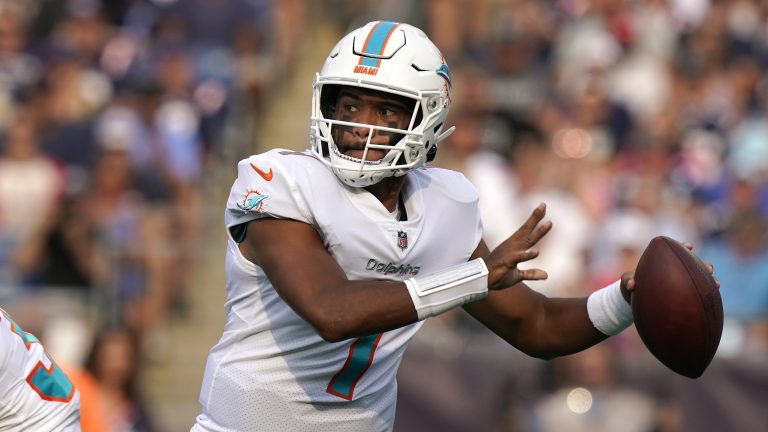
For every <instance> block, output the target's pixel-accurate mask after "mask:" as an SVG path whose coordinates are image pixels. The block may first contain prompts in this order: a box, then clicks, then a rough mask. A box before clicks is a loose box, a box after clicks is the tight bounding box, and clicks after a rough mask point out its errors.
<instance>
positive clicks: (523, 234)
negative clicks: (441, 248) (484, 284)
mask: <svg viewBox="0 0 768 432" xmlns="http://www.w3.org/2000/svg"><path fill="white" fill-rule="evenodd" d="M546 213H547V206H546V204H544V203H541V204H539V205H538V207H536V208H535V209H534V210H533V212H532V213H531V215H530V216H529V217H528V220H526V221H525V223H523V225H522V226H521V227H520V228H518V229H517V231H515V232H514V234H512V235H511V236H509V237H508V238H507V239H506V240H504V241H503V242H502V243H501V244H500V245H499V246H498V247H496V249H494V250H493V251H492V252H491V253H490V254H489V255H488V256H487V257H486V258H485V265H486V266H487V267H488V289H490V290H499V289H503V288H507V287H510V286H512V285H515V284H517V283H519V282H522V281H526V280H542V279H546V278H547V276H548V275H547V272H545V271H544V270H542V269H537V268H532V269H525V270H523V269H520V268H518V267H517V266H518V264H520V263H522V262H525V261H529V260H532V259H534V258H536V257H537V256H539V251H538V249H534V246H535V245H536V243H538V242H539V240H541V239H542V238H543V237H544V236H545V235H546V234H547V233H548V232H549V230H550V229H552V222H551V221H546V222H544V223H541V221H542V219H544V216H545V215H546Z"/></svg>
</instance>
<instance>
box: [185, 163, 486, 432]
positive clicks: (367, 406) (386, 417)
mask: <svg viewBox="0 0 768 432" xmlns="http://www.w3.org/2000/svg"><path fill="white" fill-rule="evenodd" d="M402 193H403V198H404V203H405V210H406V212H407V220H405V221H399V220H397V219H396V218H395V217H394V216H393V215H392V214H391V213H390V212H389V211H387V209H386V208H385V207H384V206H383V204H382V203H381V202H380V201H378V200H377V199H376V198H375V197H374V196H373V195H371V194H370V193H369V192H367V191H366V190H364V189H356V188H350V187H347V186H345V185H343V184H342V183H341V182H340V181H339V180H338V179H337V178H336V177H335V176H334V174H333V173H332V172H331V171H330V170H329V169H328V168H327V167H326V166H325V165H323V164H322V163H320V162H319V161H318V160H316V159H315V158H314V157H313V156H311V155H309V153H296V152H291V151H285V150H272V151H270V152H267V153H264V154H261V155H256V156H252V157H250V158H248V159H245V160H243V161H241V162H240V163H239V166H238V178H237V180H236V181H235V183H234V185H233V186H232V191H231V194H230V197H229V201H228V203H227V209H226V214H225V221H226V225H227V227H228V228H229V227H233V226H236V225H239V224H242V223H244V222H248V221H250V220H254V219H257V218H262V217H272V218H283V219H294V220H297V221H301V222H304V223H307V224H310V225H312V226H313V227H314V228H315V229H316V230H317V232H318V233H319V234H320V236H321V238H322V240H323V242H324V243H325V247H326V248H327V249H328V251H329V253H330V254H331V255H332V256H333V257H334V259H335V260H336V262H338V263H339V265H340V266H341V268H343V269H344V271H345V272H346V275H347V277H348V278H349V279H353V280H363V279H389V280H404V279H407V278H409V277H413V276H417V275H427V274H430V273H434V272H436V271H439V270H441V269H443V268H446V267H448V266H452V265H455V264H458V263H461V262H465V261H467V260H468V259H469V257H470V256H471V255H472V253H473V252H474V250H475V249H476V247H477V245H478V243H479V242H480V239H481V230H482V229H481V225H480V217H479V214H478V211H477V193H476V191H475V189H474V187H473V186H472V185H471V184H470V183H469V182H468V181H467V180H466V179H465V178H464V176H463V175H462V174H459V173H457V172H454V171H449V170H444V169H437V168H421V169H417V170H414V171H411V172H409V173H408V174H407V179H406V181H405V186H404V189H403V192H402ZM225 266H226V277H227V302H226V305H225V311H226V314H227V324H226V328H225V329H224V334H223V336H222V337H221V340H220V341H219V343H218V344H217V345H216V346H214V347H213V349H212V350H211V352H210V354H209V357H208V363H207V365H206V369H205V376H204V378H203V385H202V390H201V392H200V403H201V404H202V407H203V412H202V414H200V415H199V416H198V418H197V424H196V425H195V426H194V427H193V430H197V431H233V430H238V431H243V430H248V431H311V432H320V431H355V432H359V431H385V430H391V428H392V425H393V423H394V417H395V402H396V395H397V384H396V381H395V376H396V374H397V368H398V366H399V364H400V359H401V358H402V355H403V351H404V350H405V348H406V346H407V344H408V341H409V340H410V339H411V337H412V336H413V335H414V333H415V332H416V331H417V330H418V329H419V327H420V326H421V323H415V324H412V325H409V326H406V327H403V328H400V329H397V330H392V331H388V332H385V333H383V334H374V335H370V336H366V337H362V338H358V339H350V340H346V341H343V342H335V343H330V342H326V341H325V340H323V339H322V338H321V337H320V336H319V335H318V333H317V332H316V331H315V330H314V329H313V328H312V326H311V325H310V324H309V323H307V322H306V321H305V320H304V319H302V318H301V317H300V316H299V315H297V314H296V312H294V311H293V309H291V308H290V306H289V305H288V304H286V303H285V302H284V301H283V300H282V299H281V298H280V296H279V295H278V293H277V291H276V290H275V289H274V288H273V287H272V284H271V283H270V281H269V279H268V278H267V276H266V275H265V274H264V271H263V270H262V269H261V268H260V267H258V266H256V265H254V264H253V263H251V262H249V261H248V260H246V259H245V258H244V257H243V255H242V254H241V253H240V250H239V248H238V246H237V244H236V242H235V241H233V240H232V239H231V238H230V240H229V241H228V249H227V254H226V264H225ZM295 270H296V271H301V268H297V269H295ZM404 289H405V288H404Z"/></svg>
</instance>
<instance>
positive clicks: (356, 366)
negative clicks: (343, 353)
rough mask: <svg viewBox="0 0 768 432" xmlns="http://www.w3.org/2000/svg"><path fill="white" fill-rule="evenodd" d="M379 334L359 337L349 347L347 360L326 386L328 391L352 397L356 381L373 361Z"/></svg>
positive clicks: (348, 397)
mask: <svg viewBox="0 0 768 432" xmlns="http://www.w3.org/2000/svg"><path fill="white" fill-rule="evenodd" d="M380 337H381V334H375V335H370V336H365V337H361V338H360V339H358V340H357V341H355V343H353V344H352V346H351V347H350V353H349V356H350V358H349V362H348V363H347V364H346V365H345V367H344V368H343V369H342V370H340V371H339V373H338V374H336V376H335V377H334V379H333V380H332V381H331V383H330V384H329V386H328V392H329V393H333V394H336V395H338V396H341V397H344V398H347V399H352V392H353V390H354V388H355V385H356V384H357V381H358V380H359V379H360V377H361V376H362V375H363V374H364V373H365V371H366V370H368V368H369V367H370V365H371V362H372V361H373V354H374V350H375V349H376V345H377V344H378V341H379V338H380Z"/></svg>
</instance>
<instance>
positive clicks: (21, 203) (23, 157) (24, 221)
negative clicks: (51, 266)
mask: <svg viewBox="0 0 768 432" xmlns="http://www.w3.org/2000/svg"><path fill="white" fill-rule="evenodd" d="M4 138H5V139H4V145H3V147H4V153H1V154H0V283H18V284H31V283H35V282H37V281H38V278H39V274H37V272H38V270H39V268H38V264H39V261H40V257H41V254H42V249H43V246H44V243H45V238H46V236H47V232H48V230H49V228H50V225H51V224H52V222H53V221H54V216H55V215H56V214H57V212H58V209H59V206H60V199H61V195H62V192H63V191H64V177H63V175H62V172H61V170H60V169H59V168H58V167H57V166H56V164H55V163H54V162H53V161H52V160H51V159H50V158H48V157H47V156H45V155H44V154H42V153H41V152H40V150H39V147H38V136H37V126H36V124H35V123H34V122H33V120H32V118H31V117H29V116H25V115H24V114H23V113H19V115H17V116H16V118H15V119H14V121H13V122H12V123H11V124H10V125H9V128H8V129H7V131H6V135H5V137H4Z"/></svg>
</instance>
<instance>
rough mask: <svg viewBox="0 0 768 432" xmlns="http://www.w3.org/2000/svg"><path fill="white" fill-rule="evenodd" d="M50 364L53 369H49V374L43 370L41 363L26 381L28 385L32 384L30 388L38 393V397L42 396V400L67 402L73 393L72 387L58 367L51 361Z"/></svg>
mask: <svg viewBox="0 0 768 432" xmlns="http://www.w3.org/2000/svg"><path fill="white" fill-rule="evenodd" d="M51 363H52V364H53V368H51V371H50V372H48V371H47V370H45V368H44V367H43V365H42V363H41V364H39V366H38V367H37V369H35V371H34V374H33V375H30V376H29V378H27V379H28V380H29V383H30V384H32V387H33V388H35V389H37V390H38V393H40V396H42V397H43V399H45V400H54V401H69V399H70V396H72V392H73V391H74V386H73V385H72V382H71V381H69V379H68V378H67V376H66V375H65V374H64V372H63V371H62V370H61V368H60V367H59V365H57V364H56V363H53V361H51Z"/></svg>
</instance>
